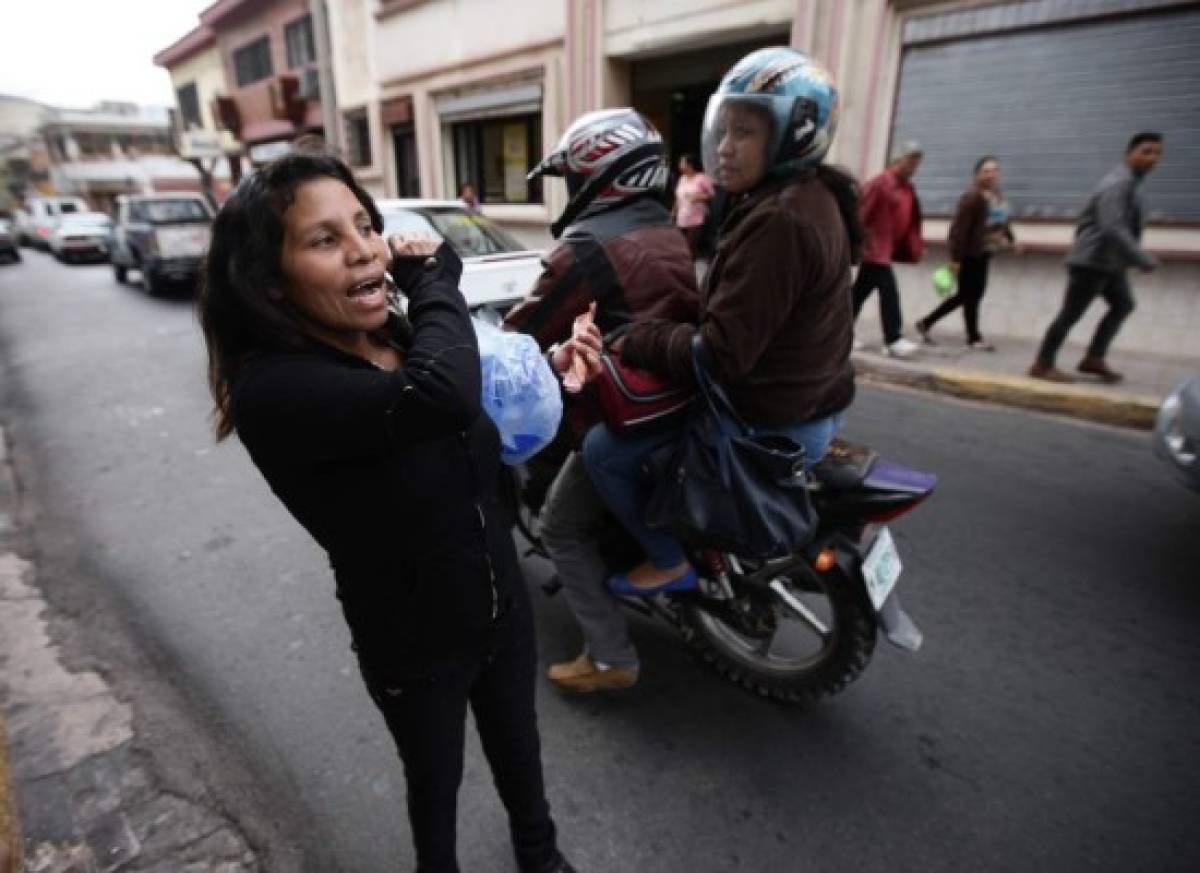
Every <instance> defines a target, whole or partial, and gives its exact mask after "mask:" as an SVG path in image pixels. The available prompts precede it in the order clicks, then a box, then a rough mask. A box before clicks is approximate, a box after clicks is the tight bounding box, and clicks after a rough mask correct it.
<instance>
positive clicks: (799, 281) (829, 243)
mask: <svg viewBox="0 0 1200 873" xmlns="http://www.w3.org/2000/svg"><path fill="white" fill-rule="evenodd" d="M850 262H851V245H850V240H849V238H848V234H847V232H846V226H845V222H844V221H843V219H842V215H841V213H840V211H839V208H838V204H837V200H836V198H835V196H834V195H833V193H832V192H830V190H829V189H828V188H827V187H826V185H825V183H824V182H822V181H821V180H820V179H819V178H818V176H817V173H816V171H813V170H807V171H804V172H803V173H801V174H800V175H798V176H793V177H790V178H788V179H784V180H779V181H771V182H767V183H765V184H763V185H761V186H760V187H759V188H757V189H756V190H754V191H753V192H751V193H749V194H747V195H745V196H744V197H742V198H741V199H740V200H735V201H734V202H733V205H732V208H731V210H730V212H729V216H728V217H727V218H726V219H725V223H724V224H723V225H722V227H721V238H720V241H719V242H718V244H717V253H716V257H715V259H714V260H713V263H712V266H711V267H710V269H709V272H708V275H707V277H706V278H705V282H704V288H703V290H702V292H701V306H702V310H701V316H700V326H699V328H696V327H694V326H692V325H690V324H673V323H670V322H667V321H653V322H647V323H644V324H639V325H637V326H636V327H634V328H632V329H631V330H630V332H629V333H628V335H627V336H626V338H625V345H624V346H623V347H622V355H623V357H624V359H625V360H626V361H627V362H628V363H630V364H633V365H635V366H643V367H645V368H646V369H649V370H652V371H654V372H656V373H659V374H661V375H665V376H670V377H671V378H672V379H673V380H674V381H676V382H678V383H680V384H692V383H693V382H694V374H693V370H692V350H691V345H692V336H693V335H694V334H695V333H696V331H697V330H699V332H700V334H701V335H702V336H703V337H704V344H705V346H706V348H707V350H708V352H709V355H710V358H711V360H712V362H713V367H714V370H715V372H714V373H713V375H714V377H715V378H716V380H717V381H718V382H719V383H720V384H721V385H723V386H724V387H725V388H726V390H727V391H728V393H729V395H730V399H731V400H732V401H733V403H734V405H735V406H736V407H737V409H738V411H739V412H740V413H741V414H742V415H743V416H744V417H745V418H746V419H747V420H748V421H749V422H750V423H751V424H759V425H788V424H798V423H800V422H804V421H809V420H811V419H815V418H822V417H825V416H828V415H832V414H833V413H836V412H840V411H841V410H843V409H845V408H846V407H847V406H849V405H850V402H851V400H852V399H853V398H854V371H853V369H852V368H851V365H850V346H851V342H852V335H853V324H854V317H853V313H852V311H851V305H850Z"/></svg>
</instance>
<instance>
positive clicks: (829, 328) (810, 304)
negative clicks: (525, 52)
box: [584, 48, 863, 595]
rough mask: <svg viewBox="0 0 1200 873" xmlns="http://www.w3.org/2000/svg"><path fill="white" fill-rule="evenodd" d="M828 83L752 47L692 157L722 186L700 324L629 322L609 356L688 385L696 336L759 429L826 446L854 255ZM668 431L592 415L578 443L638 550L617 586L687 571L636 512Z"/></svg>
mask: <svg viewBox="0 0 1200 873" xmlns="http://www.w3.org/2000/svg"><path fill="white" fill-rule="evenodd" d="M837 117H838V98H837V90H836V89H835V87H834V84H833V82H832V81H831V80H830V77H829V74H828V73H827V72H826V71H825V70H824V69H823V68H822V67H821V66H819V65H818V64H817V63H815V62H814V61H812V60H810V59H809V58H807V57H806V56H804V55H803V54H801V53H799V52H797V51H795V50H793V49H790V48H769V49H762V50H760V51H756V52H753V53H752V54H750V55H747V56H746V57H745V58H743V59H742V60H741V61H740V62H738V63H737V64H736V65H735V66H734V67H733V68H732V69H731V70H730V71H729V72H728V73H727V74H726V75H725V78H724V79H723V80H722V81H721V84H720V86H719V87H718V89H717V92H716V93H715V94H714V95H713V96H712V98H711V99H710V100H709V104H708V110H707V113H706V115H705V121H704V131H703V148H704V164H705V167H706V168H709V169H712V170H715V171H716V175H717V181H718V183H719V184H721V185H722V186H724V187H725V189H726V190H728V191H729V193H730V198H731V199H730V206H729V213H728V216H727V217H726V219H725V221H724V223H723V225H722V227H721V236H720V239H719V241H718V243H717V251H716V257H715V259H714V260H713V263H712V266H711V268H710V270H709V273H708V275H707V276H706V278H705V282H704V287H703V289H702V291H701V316H700V324H699V326H698V327H697V326H695V325H693V324H690V323H675V322H672V321H670V320H667V319H659V320H655V321H646V322H640V323H639V324H637V325H636V326H635V327H633V328H632V329H631V330H630V331H629V332H628V333H627V334H626V335H625V336H624V340H623V342H624V345H623V346H622V347H621V354H622V358H623V359H624V361H625V362H626V363H628V364H630V365H632V366H637V367H642V368H644V369H647V370H650V371H652V372H654V373H657V374H659V375H661V376H665V377H669V378H671V379H672V380H673V381H675V382H676V383H678V384H694V381H695V379H694V372H693V364H692V338H693V336H694V335H696V334H697V332H698V333H699V335H700V336H701V337H702V339H703V343H704V346H705V349H706V351H707V352H708V357H709V359H710V361H711V369H712V373H711V375H712V377H713V378H714V379H715V380H716V381H717V382H718V383H719V384H721V385H722V386H724V388H725V389H726V390H727V392H728V394H729V396H730V398H731V400H732V402H733V404H734V406H735V407H736V409H737V411H738V412H739V413H740V415H741V416H742V417H743V418H744V419H745V420H746V421H747V422H748V424H749V425H750V426H751V427H753V428H754V429H755V430H756V431H758V432H766V433H779V434H785V435H787V436H789V437H791V438H792V439H794V440H795V441H796V442H798V443H800V444H802V445H803V446H804V448H805V450H806V453H807V458H808V461H809V463H810V464H813V463H816V462H817V461H818V460H820V458H821V457H822V456H823V455H824V454H825V451H826V448H827V447H828V445H829V441H830V440H831V438H832V437H833V435H834V433H835V432H836V431H837V429H838V426H839V424H840V422H841V414H842V412H843V411H844V410H845V409H846V408H847V407H848V406H849V405H850V403H851V400H852V399H853V397H854V371H853V369H852V368H851V365H850V348H851V342H852V334H853V314H852V312H851V303H850V266H851V264H852V262H854V261H856V260H857V259H858V257H859V255H860V253H861V247H862V239H863V233H862V228H861V226H860V225H859V222H858V217H857V201H858V192H857V187H856V185H855V183H854V181H853V179H852V178H851V177H850V176H849V175H848V174H846V173H845V172H844V171H842V170H839V169H835V168H832V167H828V166H825V165H823V164H822V159H823V158H824V157H825V154H826V152H827V151H828V149H829V145H830V142H831V140H832V139H833V135H834V130H835V128H836V125H837ZM673 438H674V435H666V436H660V435H655V436H652V437H643V438H638V439H628V438H622V437H618V436H616V435H614V434H613V433H612V431H610V430H609V429H608V428H607V427H605V426H603V425H600V426H597V427H595V428H594V429H592V431H591V432H590V433H589V434H588V436H587V438H586V440H585V442H584V457H585V460H586V463H587V466H588V470H589V471H590V472H591V474H592V479H593V481H594V483H595V485H596V489H597V490H598V491H599V492H600V493H601V495H602V496H603V497H604V499H605V501H606V502H607V504H608V506H609V508H610V509H611V510H612V512H613V513H614V514H615V515H616V516H617V517H618V518H619V519H620V520H621V522H622V523H623V524H624V525H625V526H626V528H628V530H629V531H630V533H632V534H633V535H634V537H635V538H636V539H637V540H638V541H639V542H640V543H641V544H642V547H643V549H644V550H645V553H646V557H647V558H648V560H647V561H646V562H644V563H642V564H640V565H638V566H637V567H634V568H633V569H632V570H631V571H629V572H628V573H623V574H618V575H616V576H613V577H612V578H611V579H610V580H609V587H610V589H611V590H612V591H613V592H614V593H617V594H622V595H650V594H656V593H659V592H662V591H674V590H686V589H688V588H692V587H694V586H695V585H696V575H695V572H694V570H693V569H692V567H691V566H690V564H689V563H688V561H687V559H686V557H685V555H684V553H683V551H682V550H681V548H680V546H679V544H678V543H676V542H675V541H674V540H673V539H672V538H671V537H669V536H666V535H664V534H662V533H660V532H657V531H652V530H650V529H649V528H648V527H647V526H646V524H645V522H644V520H643V515H642V510H643V507H644V505H645V499H646V495H645V494H644V493H642V487H643V486H642V483H641V477H640V475H639V469H640V465H641V463H642V461H643V460H644V459H645V457H646V456H647V455H648V454H650V453H651V452H653V451H654V450H656V449H658V448H659V447H661V446H664V445H666V444H668V443H669V442H670V440H671V439H673Z"/></svg>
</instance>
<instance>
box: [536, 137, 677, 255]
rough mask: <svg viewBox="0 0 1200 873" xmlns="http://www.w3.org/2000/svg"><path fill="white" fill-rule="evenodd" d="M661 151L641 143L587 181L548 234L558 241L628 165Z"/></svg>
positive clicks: (659, 148)
mask: <svg viewBox="0 0 1200 873" xmlns="http://www.w3.org/2000/svg"><path fill="white" fill-rule="evenodd" d="M661 151H662V145H661V144H660V143H643V144H642V145H640V146H638V147H637V148H635V149H634V150H633V151H631V152H629V154H627V155H624V156H622V159H621V160H620V161H618V162H617V163H615V164H613V165H612V166H611V167H608V168H606V169H605V170H604V171H603V172H601V173H599V174H597V175H595V176H593V177H592V178H590V179H588V180H587V182H585V183H584V184H583V187H582V188H580V189H579V193H578V194H576V195H575V196H574V197H572V198H571V202H570V203H568V204H567V208H566V209H564V210H563V212H562V215H560V216H559V217H558V219H557V220H556V221H555V222H554V223H553V224H552V225H550V233H551V234H552V235H553V236H554V238H555V239H558V238H559V237H560V236H562V232H563V231H564V230H566V229H567V228H568V227H570V226H571V224H573V223H574V221H575V219H577V218H579V216H580V215H582V214H583V210H585V209H586V208H587V207H588V205H589V204H591V202H592V200H594V199H595V197H596V195H597V194H598V193H599V192H601V191H603V190H604V189H605V188H607V187H608V186H609V185H610V184H612V182H613V180H614V179H616V178H617V177H618V176H620V175H621V174H622V173H624V172H625V170H626V169H628V165H629V164H630V163H634V162H636V161H638V160H639V159H641V158H644V157H650V156H653V155H657V154H660V153H661Z"/></svg>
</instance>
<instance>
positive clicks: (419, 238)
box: [388, 233, 441, 258]
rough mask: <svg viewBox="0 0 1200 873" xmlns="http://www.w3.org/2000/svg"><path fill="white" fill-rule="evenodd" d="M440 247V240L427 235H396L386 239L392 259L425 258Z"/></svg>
mask: <svg viewBox="0 0 1200 873" xmlns="http://www.w3.org/2000/svg"><path fill="white" fill-rule="evenodd" d="M440 245H441V241H440V240H438V239H436V238H435V237H432V236H430V235H429V234H427V233H397V234H393V235H392V236H390V237H388V247H389V248H391V250H392V257H393V258H427V257H429V256H430V255H432V254H433V253H434V252H436V251H437V250H438V246H440Z"/></svg>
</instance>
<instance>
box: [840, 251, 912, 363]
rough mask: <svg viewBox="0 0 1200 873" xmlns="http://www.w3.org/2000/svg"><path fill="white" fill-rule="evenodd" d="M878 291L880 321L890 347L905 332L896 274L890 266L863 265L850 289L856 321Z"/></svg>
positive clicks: (884, 337)
mask: <svg viewBox="0 0 1200 873" xmlns="http://www.w3.org/2000/svg"><path fill="white" fill-rule="evenodd" d="M876 289H878V290H879V321H880V323H881V324H882V325H883V341H884V343H885V344H886V345H889V346H890V345H891V344H892V343H894V342H895V341H896V340H898V339H900V335H901V334H902V333H903V331H904V325H903V323H902V316H901V315H900V290H899V289H898V288H897V287H896V274H895V273H894V272H893V271H892V268H891V265H890V264H863V265H862V266H861V267H859V268H858V276H856V277H855V279H854V286H853V287H852V288H851V289H850V296H851V299H852V300H853V303H854V318H855V320H856V321H857V320H858V314H859V313H860V312H862V308H863V304H864V303H866V302H867V298H868V297H870V296H871V292H872V291H874V290H876Z"/></svg>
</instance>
